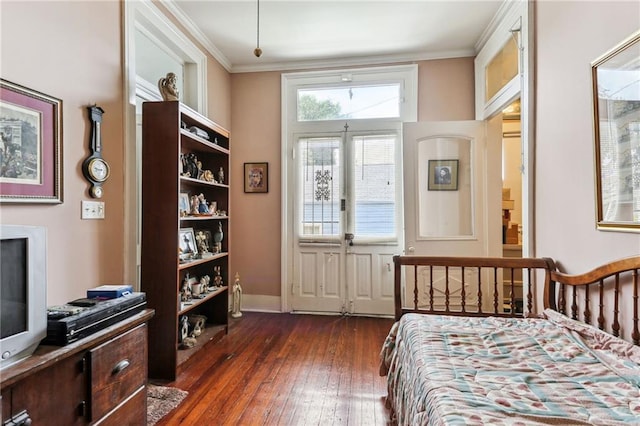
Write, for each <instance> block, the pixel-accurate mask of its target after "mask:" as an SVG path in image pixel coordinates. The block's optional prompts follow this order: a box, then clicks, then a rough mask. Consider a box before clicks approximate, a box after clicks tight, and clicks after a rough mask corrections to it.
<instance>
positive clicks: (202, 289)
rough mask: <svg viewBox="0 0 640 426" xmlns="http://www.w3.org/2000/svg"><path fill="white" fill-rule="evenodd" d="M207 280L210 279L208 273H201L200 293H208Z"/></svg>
mask: <svg viewBox="0 0 640 426" xmlns="http://www.w3.org/2000/svg"><path fill="white" fill-rule="evenodd" d="M209 281H211V278H210V277H209V275H203V276H202V278H200V292H201V293H202V294H207V293H209Z"/></svg>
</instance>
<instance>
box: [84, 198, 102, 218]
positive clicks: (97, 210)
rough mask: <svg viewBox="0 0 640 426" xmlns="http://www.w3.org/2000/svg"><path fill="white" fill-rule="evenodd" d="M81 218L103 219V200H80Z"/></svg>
mask: <svg viewBox="0 0 640 426" xmlns="http://www.w3.org/2000/svg"><path fill="white" fill-rule="evenodd" d="M82 219H104V201H84V200H83V201H82Z"/></svg>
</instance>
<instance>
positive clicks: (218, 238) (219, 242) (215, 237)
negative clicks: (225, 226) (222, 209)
mask: <svg viewBox="0 0 640 426" xmlns="http://www.w3.org/2000/svg"><path fill="white" fill-rule="evenodd" d="M223 238H224V233H223V232H222V222H218V230H217V231H216V232H215V233H214V234H213V241H214V242H215V243H216V253H221V252H222V239H223Z"/></svg>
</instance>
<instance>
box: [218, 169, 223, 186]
mask: <svg viewBox="0 0 640 426" xmlns="http://www.w3.org/2000/svg"><path fill="white" fill-rule="evenodd" d="M218 183H224V169H223V168H222V167H220V170H218Z"/></svg>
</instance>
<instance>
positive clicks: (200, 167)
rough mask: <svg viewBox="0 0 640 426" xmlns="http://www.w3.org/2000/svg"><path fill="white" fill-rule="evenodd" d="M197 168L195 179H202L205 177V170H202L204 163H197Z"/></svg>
mask: <svg viewBox="0 0 640 426" xmlns="http://www.w3.org/2000/svg"><path fill="white" fill-rule="evenodd" d="M196 167H197V170H198V171H197V172H196V176H194V178H196V179H202V176H203V175H204V170H202V161H200V160H198V161H196Z"/></svg>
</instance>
